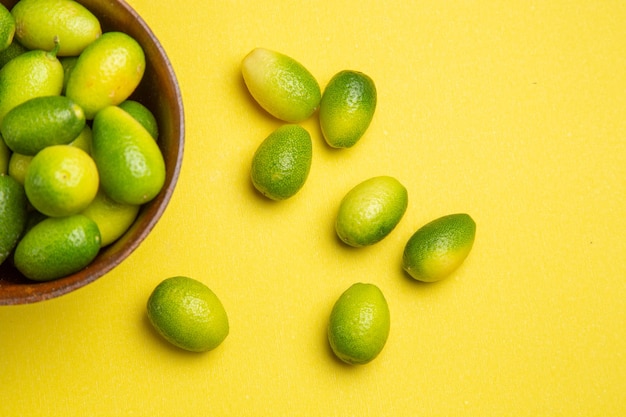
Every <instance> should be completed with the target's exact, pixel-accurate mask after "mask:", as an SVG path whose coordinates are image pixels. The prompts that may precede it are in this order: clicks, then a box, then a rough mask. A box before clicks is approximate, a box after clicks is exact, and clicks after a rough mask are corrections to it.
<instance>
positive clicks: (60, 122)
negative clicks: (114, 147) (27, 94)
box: [0, 96, 85, 155]
mask: <svg viewBox="0 0 626 417" xmlns="http://www.w3.org/2000/svg"><path fill="white" fill-rule="evenodd" d="M84 127H85V113H84V112H83V109H81V108H80V106H78V105H77V104H76V103H74V102H73V101H72V100H71V99H69V98H67V97H65V96H45V97H35V98H32V99H30V100H28V101H25V102H24V103H22V104H20V105H18V106H16V107H14V108H13V109H12V110H11V111H9V112H8V113H7V114H6V116H5V117H4V119H3V120H2V124H1V125H0V133H2V137H3V138H4V141H5V142H6V144H7V146H8V147H9V148H11V150H12V151H13V152H18V153H21V154H23V155H35V154H36V153H37V152H39V151H40V150H42V149H43V148H45V147H48V146H52V145H65V144H68V143H70V142H71V141H73V140H74V139H76V137H78V135H79V134H80V132H81V131H82V130H83V128H84Z"/></svg>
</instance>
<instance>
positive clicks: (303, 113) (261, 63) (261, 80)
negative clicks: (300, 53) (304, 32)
mask: <svg viewBox="0 0 626 417" xmlns="http://www.w3.org/2000/svg"><path fill="white" fill-rule="evenodd" d="M241 72H242V75H243V79H244V82H245V83H246V86H247V87H248V91H250V94H251V95H252V97H253V98H254V99H255V100H256V101H257V102H258V103H259V105H260V106H261V107H263V108H264V109H265V110H266V111H267V112H268V113H270V114H271V115H272V116H274V117H276V118H278V119H280V120H284V121H286V122H289V123H298V122H301V121H303V120H305V119H307V118H308V117H309V116H311V115H312V114H313V112H315V110H317V108H318V106H319V103H320V99H321V91H320V87H319V84H318V82H317V80H316V79H315V77H313V75H312V74H311V73H310V72H309V70H308V69H306V68H305V67H304V66H303V65H302V64H300V63H299V62H298V61H296V60H295V59H293V58H291V57H289V56H287V55H284V54H281V53H279V52H276V51H271V50H269V49H265V48H256V49H253V50H252V51H251V52H250V53H249V54H248V55H246V57H245V58H244V59H243V61H242V68H241Z"/></svg>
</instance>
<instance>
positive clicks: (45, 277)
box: [14, 214, 100, 281]
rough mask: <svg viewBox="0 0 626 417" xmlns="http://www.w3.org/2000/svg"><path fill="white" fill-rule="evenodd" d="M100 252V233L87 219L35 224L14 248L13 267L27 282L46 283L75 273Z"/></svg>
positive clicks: (58, 220) (83, 217)
mask: <svg viewBox="0 0 626 417" xmlns="http://www.w3.org/2000/svg"><path fill="white" fill-rule="evenodd" d="M99 250H100V232H99V231H98V226H97V225H96V223H94V222H93V221H92V220H91V219H89V218H87V217H85V216H83V215H80V214H74V215H72V216H67V217H50V218H47V219H44V220H41V221H40V222H39V223H37V224H35V225H34V226H33V227H32V228H31V229H30V230H28V232H26V234H25V235H24V237H22V239H21V240H20V241H19V243H18V244H17V247H16V248H15V253H14V262H15V267H16V268H17V269H18V270H19V271H20V272H21V273H22V274H23V275H24V276H25V277H27V278H29V279H32V280H35V281H50V280H53V279H57V278H61V277H64V276H66V275H69V274H73V273H74V272H77V271H79V270H81V269H83V268H84V267H86V266H87V265H89V264H90V263H91V261H92V260H93V259H94V258H95V257H96V255H97V254H98V251H99Z"/></svg>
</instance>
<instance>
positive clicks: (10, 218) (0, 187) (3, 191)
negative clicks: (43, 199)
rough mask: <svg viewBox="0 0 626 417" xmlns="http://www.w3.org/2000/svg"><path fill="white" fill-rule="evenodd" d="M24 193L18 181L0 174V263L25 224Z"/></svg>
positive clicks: (7, 255)
mask: <svg viewBox="0 0 626 417" xmlns="http://www.w3.org/2000/svg"><path fill="white" fill-rule="evenodd" d="M26 218H27V209H26V194H25V193H24V188H23V187H22V185H21V184H20V183H18V182H17V181H16V180H15V179H13V178H12V177H10V176H8V175H4V174H0V231H1V233H0V265H1V264H2V263H3V262H4V261H5V260H6V259H7V258H8V257H9V255H10V254H11V251H13V249H14V248H15V245H16V244H17V242H18V239H19V238H20V236H21V235H22V232H23V231H24V227H25V226H26Z"/></svg>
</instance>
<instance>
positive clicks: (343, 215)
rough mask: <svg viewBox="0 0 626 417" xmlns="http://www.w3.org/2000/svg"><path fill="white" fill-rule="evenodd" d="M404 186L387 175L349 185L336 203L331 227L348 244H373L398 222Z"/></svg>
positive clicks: (405, 199) (405, 201)
mask: <svg viewBox="0 0 626 417" xmlns="http://www.w3.org/2000/svg"><path fill="white" fill-rule="evenodd" d="M408 202H409V198H408V193H407V190H406V188H405V187H404V186H403V185H402V184H401V183H400V182H399V181H398V180H397V179H395V178H393V177H389V176H380V177H373V178H370V179H368V180H365V181H363V182H362V183H360V184H358V185H356V186H355V187H354V188H352V189H351V190H350V191H349V192H348V193H347V194H346V195H345V197H344V198H343V199H342V200H341V203H340V205H339V212H338V214H337V219H336V221H335V230H336V232H337V235H338V236H339V238H340V239H341V240H342V241H343V242H345V243H347V244H348V245H350V246H354V247H361V246H368V245H373V244H374V243H377V242H379V241H381V240H382V239H383V238H385V237H386V236H387V235H388V234H389V233H391V231H392V230H393V229H394V228H395V227H396V226H397V225H398V223H399V222H400V220H401V219H402V216H404V213H405V212H406V209H407V206H408Z"/></svg>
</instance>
